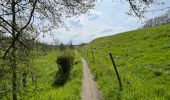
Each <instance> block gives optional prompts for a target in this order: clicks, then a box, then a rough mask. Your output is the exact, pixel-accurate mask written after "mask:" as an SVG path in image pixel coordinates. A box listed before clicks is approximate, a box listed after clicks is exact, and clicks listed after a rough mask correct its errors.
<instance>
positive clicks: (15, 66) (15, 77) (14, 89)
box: [11, 45, 17, 100]
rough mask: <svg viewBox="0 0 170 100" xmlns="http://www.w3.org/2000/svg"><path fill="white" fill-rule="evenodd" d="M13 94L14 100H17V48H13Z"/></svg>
mask: <svg viewBox="0 0 170 100" xmlns="http://www.w3.org/2000/svg"><path fill="white" fill-rule="evenodd" d="M11 63H12V75H13V77H12V94H13V100H17V64H16V47H15V45H14V46H13V47H12V61H11Z"/></svg>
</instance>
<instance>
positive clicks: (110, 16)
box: [40, 0, 170, 44]
mask: <svg viewBox="0 0 170 100" xmlns="http://www.w3.org/2000/svg"><path fill="white" fill-rule="evenodd" d="M160 1H161V2H165V4H164V5H152V6H151V7H150V8H149V9H150V10H154V9H159V8H165V7H169V6H170V2H168V0H160ZM128 11H129V4H128V2H127V1H126V0H121V2H120V0H117V1H116V0H114V1H113V0H97V2H96V4H95V7H94V9H91V10H90V11H89V12H88V13H86V14H84V15H81V16H79V17H73V18H69V19H65V23H66V25H67V27H68V28H69V30H68V29H65V28H60V29H57V30H56V29H55V30H52V32H51V33H52V34H53V35H52V36H50V35H49V36H46V37H43V38H42V37H40V40H41V41H42V42H45V43H49V44H51V43H53V40H54V39H58V40H59V41H60V42H62V43H65V44H67V43H69V42H70V41H72V42H73V44H80V43H88V42H90V41H92V40H93V39H95V38H98V37H102V36H108V35H114V34H118V33H121V32H125V31H130V30H135V29H138V28H140V27H141V26H142V25H143V22H142V21H141V20H139V19H138V18H137V17H132V16H128V15H127V14H126V12H128ZM164 12H166V10H164V11H158V12H154V13H147V14H145V17H146V18H147V19H149V18H153V17H156V16H159V15H161V14H162V13H164Z"/></svg>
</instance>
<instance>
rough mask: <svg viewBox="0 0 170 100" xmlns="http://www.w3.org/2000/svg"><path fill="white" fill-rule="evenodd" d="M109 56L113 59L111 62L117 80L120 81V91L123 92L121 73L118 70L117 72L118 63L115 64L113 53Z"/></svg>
mask: <svg viewBox="0 0 170 100" xmlns="http://www.w3.org/2000/svg"><path fill="white" fill-rule="evenodd" d="M109 56H110V59H111V61H112V63H113V67H114V69H115V72H116V76H117V80H118V82H119V89H120V91H122V90H123V88H122V82H121V79H120V76H119V73H118V70H117V66H116V63H115V62H114V59H113V56H112V54H111V53H109Z"/></svg>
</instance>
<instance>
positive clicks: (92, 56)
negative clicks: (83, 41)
mask: <svg viewBox="0 0 170 100" xmlns="http://www.w3.org/2000/svg"><path fill="white" fill-rule="evenodd" d="M91 54H92V57H93V61H94V54H93V50H91Z"/></svg>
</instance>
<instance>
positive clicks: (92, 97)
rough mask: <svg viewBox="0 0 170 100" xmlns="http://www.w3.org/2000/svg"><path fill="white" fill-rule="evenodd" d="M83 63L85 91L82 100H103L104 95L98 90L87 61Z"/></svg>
mask: <svg viewBox="0 0 170 100" xmlns="http://www.w3.org/2000/svg"><path fill="white" fill-rule="evenodd" d="M81 59H82V62H83V91H82V100H102V95H101V92H100V91H99V89H98V88H97V84H96V82H95V81H94V80H93V76H92V74H91V72H90V70H89V68H88V65H87V63H86V61H85V60H84V59H83V58H81Z"/></svg>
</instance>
